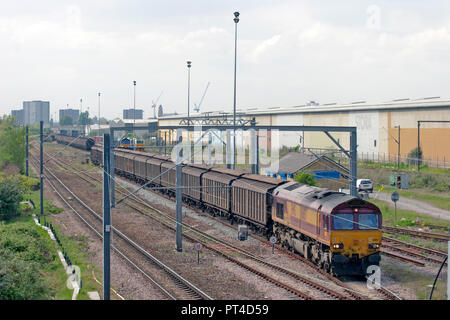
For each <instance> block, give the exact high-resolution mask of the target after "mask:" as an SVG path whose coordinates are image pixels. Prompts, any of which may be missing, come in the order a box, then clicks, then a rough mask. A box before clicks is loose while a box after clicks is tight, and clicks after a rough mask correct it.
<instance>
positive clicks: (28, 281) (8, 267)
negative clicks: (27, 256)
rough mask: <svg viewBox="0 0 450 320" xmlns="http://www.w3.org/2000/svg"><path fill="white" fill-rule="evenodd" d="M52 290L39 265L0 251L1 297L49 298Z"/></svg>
mask: <svg viewBox="0 0 450 320" xmlns="http://www.w3.org/2000/svg"><path fill="white" fill-rule="evenodd" d="M49 292H50V290H49V289H48V288H47V287H46V285H45V283H44V281H43V280H42V279H41V275H40V273H39V266H38V265H37V264H36V263H33V262H25V261H23V260H21V259H19V258H18V257H15V256H14V255H12V254H11V253H8V252H6V251H3V252H2V251H0V299H1V300H37V299H49V298H50V295H49Z"/></svg>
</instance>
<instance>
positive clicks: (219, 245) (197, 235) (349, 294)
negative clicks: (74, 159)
mask: <svg viewBox="0 0 450 320" xmlns="http://www.w3.org/2000/svg"><path fill="white" fill-rule="evenodd" d="M55 161H57V162H59V165H60V166H70V165H68V164H67V163H65V162H64V161H62V160H61V159H58V160H55ZM66 168H67V167H66ZM72 173H76V174H77V175H78V176H79V177H80V178H81V179H83V180H84V181H86V182H89V183H92V181H91V180H94V181H96V182H95V183H97V182H100V179H98V178H97V177H93V176H91V175H90V174H88V173H86V172H83V171H79V172H78V173H77V172H73V168H72ZM82 175H83V176H85V177H82ZM86 177H87V178H86ZM95 183H94V184H95ZM116 192H119V193H122V194H125V191H122V190H116ZM133 200H134V201H124V202H126V205H127V206H129V207H131V208H133V209H134V210H135V211H138V212H140V213H141V214H144V215H146V216H149V214H148V213H146V212H145V211H144V210H142V208H139V207H138V205H141V206H143V207H145V208H149V209H151V210H153V211H156V212H158V216H154V215H150V218H152V219H156V220H158V222H159V223H161V224H163V225H165V226H166V227H167V228H169V229H171V230H175V223H176V221H175V219H174V218H172V217H170V216H169V215H167V214H165V213H163V212H161V211H160V210H158V209H157V208H155V207H153V206H152V205H151V204H149V203H147V202H145V201H144V200H142V199H140V198H138V197H136V196H133ZM137 204H138V205H137ZM162 217H164V219H162ZM183 227H184V228H185V230H184V231H183V236H185V237H186V238H188V239H189V240H191V241H193V242H200V243H202V245H203V246H204V247H205V248H207V249H209V250H211V251H213V252H215V253H217V254H219V255H221V256H223V257H224V258H226V259H227V260H229V261H231V262H233V263H234V264H237V265H239V266H240V267H242V268H244V269H246V270H248V271H250V272H252V273H253V274H256V275H258V276H259V277H261V278H263V279H265V280H267V281H269V282H271V283H273V284H275V285H277V286H279V287H281V288H284V289H285V290H287V291H289V292H290V293H293V294H295V295H296V296H298V297H300V298H302V299H312V297H311V296H308V295H306V294H305V293H303V292H302V291H300V290H297V289H296V288H294V287H293V286H292V285H288V284H286V282H289V283H292V280H295V281H297V282H300V283H302V284H305V285H306V286H307V287H308V289H310V290H316V291H319V292H321V293H323V294H325V295H326V296H328V297H329V298H333V299H346V300H348V299H362V296H360V295H359V294H357V293H355V292H353V291H352V290H351V289H349V288H346V287H345V285H344V284H343V283H339V282H338V281H336V279H333V282H335V284H337V285H338V286H339V287H342V288H343V290H344V292H345V294H343V293H340V292H337V291H336V290H332V289H331V288H329V287H328V286H327V284H326V283H323V284H321V283H318V282H317V281H314V280H313V279H311V278H308V277H305V276H302V275H300V274H298V273H296V272H293V271H290V270H288V269H285V268H282V267H280V266H278V265H274V264H272V263H269V262H266V261H264V260H261V259H260V258H259V257H257V256H255V255H254V254H252V253H250V252H248V251H246V250H244V249H242V248H239V247H237V246H234V245H231V244H229V243H227V242H225V241H223V240H221V239H219V238H217V237H213V236H211V235H209V234H206V233H204V232H202V231H200V230H198V229H196V228H194V227H192V226H189V225H186V224H183ZM230 250H232V251H233V253H238V254H240V255H242V256H243V258H244V260H248V261H246V262H243V261H242V260H239V259H237V258H235V257H233V256H231V255H230V254H228V253H226V251H230ZM250 261H253V262H255V264H256V265H253V266H252V265H251V264H252V263H251V262H250ZM249 262H250V263H249ZM261 266H263V269H265V270H261ZM269 270H270V273H271V274H270V275H269V274H268V273H269V272H267V271H269ZM264 271H265V272H264ZM274 272H275V273H279V274H280V276H281V278H283V277H284V278H285V279H286V277H289V278H290V279H287V280H286V281H285V282H282V281H280V280H279V278H280V276H278V277H277V278H276V277H274V276H272V274H273V273H274ZM331 278H332V277H331ZM289 280H290V281H289Z"/></svg>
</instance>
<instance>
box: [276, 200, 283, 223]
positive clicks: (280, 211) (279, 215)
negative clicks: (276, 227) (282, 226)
mask: <svg viewBox="0 0 450 320" xmlns="http://www.w3.org/2000/svg"><path fill="white" fill-rule="evenodd" d="M277 218H280V219H284V205H283V204H282V203H279V202H277Z"/></svg>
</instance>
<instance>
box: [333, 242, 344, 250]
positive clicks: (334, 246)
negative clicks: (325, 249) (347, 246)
mask: <svg viewBox="0 0 450 320" xmlns="http://www.w3.org/2000/svg"><path fill="white" fill-rule="evenodd" d="M343 248H344V244H343V243H334V244H333V249H343Z"/></svg>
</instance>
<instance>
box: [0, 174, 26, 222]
mask: <svg viewBox="0 0 450 320" xmlns="http://www.w3.org/2000/svg"><path fill="white" fill-rule="evenodd" d="M23 191H24V189H23V188H22V187H21V185H20V184H18V183H16V182H15V181H14V179H5V180H2V181H0V219H2V218H3V219H10V218H12V217H13V216H16V215H19V214H20V211H19V210H18V208H19V204H20V201H22V198H23Z"/></svg>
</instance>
